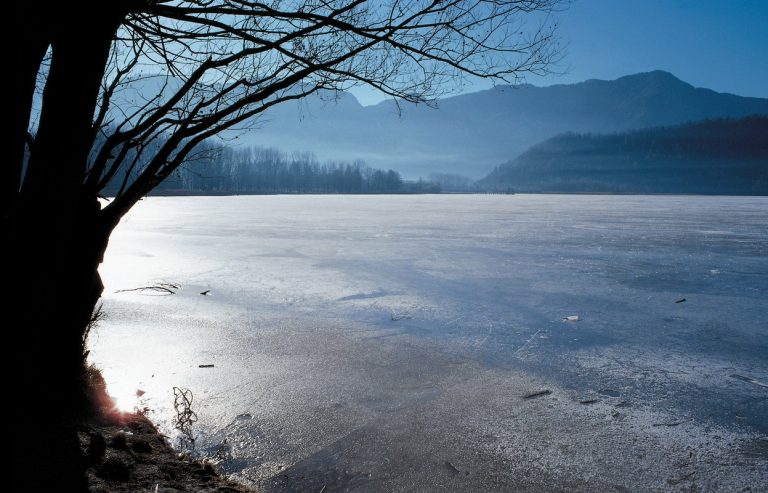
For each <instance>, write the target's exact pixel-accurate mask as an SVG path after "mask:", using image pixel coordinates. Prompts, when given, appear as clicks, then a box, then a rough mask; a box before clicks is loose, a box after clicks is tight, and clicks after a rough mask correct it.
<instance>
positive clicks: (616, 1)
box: [355, 0, 768, 104]
mask: <svg viewBox="0 0 768 493" xmlns="http://www.w3.org/2000/svg"><path fill="white" fill-rule="evenodd" d="M556 19H557V21H558V23H559V26H560V38H561V42H562V44H563V47H564V55H565V57H564V59H563V61H562V62H561V64H560V65H559V66H558V67H556V70H558V71H561V72H565V73H564V74H563V75H560V76H549V77H546V78H538V77H528V79H527V82H530V83H532V84H536V85H551V84H564V83H573V82H580V81H583V80H586V79H615V78H617V77H621V76H622V75H628V74H633V73H638V72H647V71H650V70H656V69H661V70H666V71H668V72H671V73H673V74H675V75H676V76H677V77H678V78H680V79H682V80H684V81H686V82H689V83H691V84H693V85H694V86H697V87H707V88H710V89H714V90H716V91H719V92H730V93H734V94H739V95H742V96H758V97H768V0H572V2H571V5H570V7H569V8H568V9H567V10H565V11H563V12H560V13H558V14H556ZM487 86H488V84H487V83H481V84H478V85H476V86H475V87H471V88H468V89H467V91H465V92H471V91H473V90H479V89H482V88H484V87H487ZM355 94H356V95H357V96H358V98H359V99H361V102H362V103H363V104H371V103H373V102H376V101H377V100H378V99H379V98H378V97H377V96H375V95H373V94H371V93H370V92H367V91H355Z"/></svg>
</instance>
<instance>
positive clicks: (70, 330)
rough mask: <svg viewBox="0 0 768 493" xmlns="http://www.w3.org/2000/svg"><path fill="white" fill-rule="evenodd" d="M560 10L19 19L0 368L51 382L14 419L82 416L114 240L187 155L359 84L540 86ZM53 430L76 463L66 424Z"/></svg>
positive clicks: (421, 91) (233, 1)
mask: <svg viewBox="0 0 768 493" xmlns="http://www.w3.org/2000/svg"><path fill="white" fill-rule="evenodd" d="M557 3H558V0H515V1H504V0H472V1H464V0H461V1H459V0H455V1H450V0H447V1H438V0H433V1H427V0H409V1H406V0H384V1H364V0H306V1H301V0H292V1H289V0H286V1H280V0H277V1H271V2H263V3H262V2H258V1H248V0H193V1H182V0H114V1H109V2H76V3H72V2H50V3H47V2H46V3H41V2H32V1H30V2H15V3H14V12H13V17H12V23H13V26H14V27H15V28H16V30H17V31H18V32H19V33H20V34H19V35H18V37H17V38H16V39H14V43H13V45H11V44H9V45H8V46H7V51H12V52H13V53H12V55H11V56H12V57H13V58H14V62H13V63H14V66H13V70H11V71H10V74H9V77H10V78H11V79H12V84H11V87H12V91H13V93H12V94H11V95H10V99H11V111H9V112H8V113H6V115H7V116H8V119H9V120H10V121H9V127H10V131H8V132H7V133H6V134H4V138H5V139H6V146H5V149H7V150H8V151H6V152H8V154H7V158H6V163H5V164H4V165H3V179H2V187H3V188H2V194H1V195H2V200H1V206H2V231H3V240H4V241H3V243H4V244H5V245H7V247H8V248H7V253H6V255H5V256H4V259H3V262H4V263H5V269H4V273H5V272H7V273H8V275H7V276H5V274H4V277H5V279H4V283H5V285H6V288H5V290H6V293H5V298H4V299H5V300H6V301H7V302H8V306H9V307H10V308H9V310H8V312H7V313H6V318H10V319H14V320H16V322H14V324H15V325H14V326H15V328H16V330H14V333H15V334H17V335H18V336H19V337H20V338H21V339H20V341H19V342H18V344H15V345H13V346H12V347H11V346H9V345H6V346H5V351H6V353H12V354H8V356H9V358H8V360H10V361H13V362H15V363H16V364H17V365H19V367H21V368H24V367H25V366H27V365H43V366H44V367H45V368H46V369H47V370H48V371H47V376H46V377H45V381H40V380H39V379H38V378H36V377H35V378H33V375H34V372H28V371H23V370H22V371H20V372H17V374H16V378H15V379H14V382H15V384H16V385H15V386H14V388H13V390H14V391H15V392H16V395H17V396H19V398H23V402H24V404H23V407H21V406H14V407H15V408H16V409H21V410H22V412H20V413H18V419H21V420H25V421H24V422H25V423H26V424H30V423H31V422H36V421H38V420H41V421H44V420H48V421H50V420H51V417H52V416H54V415H55V416H59V417H62V416H63V417H64V418H67V417H69V418H72V419H74V418H76V417H77V416H78V413H81V412H82V410H83V406H84V405H85V400H84V399H85V398H84V395H83V391H82V389H81V388H80V387H79V386H78V385H79V384H77V382H80V381H81V380H82V378H81V376H82V373H83V366H84V365H83V363H84V360H85V356H84V348H85V341H84V336H85V333H86V327H87V326H88V322H89V320H90V319H91V316H92V313H93V310H94V307H95V306H96V303H97V301H98V299H99V297H100V295H101V292H102V284H101V281H100V278H99V274H98V270H97V269H98V266H99V264H100V262H101V260H102V257H103V254H104V251H105V249H106V246H107V242H108V239H109V236H110V233H111V231H112V230H113V229H114V227H115V226H116V225H117V224H118V222H119V220H120V218H121V217H122V216H123V215H124V214H125V213H126V212H127V211H128V210H129V209H130V208H131V207H132V206H133V205H134V204H135V203H136V202H137V201H138V200H140V199H141V198H142V197H143V196H145V195H146V194H147V193H148V192H149V191H151V190H152V189H153V188H154V187H156V186H157V185H158V184H159V183H160V182H161V181H162V180H163V179H164V178H166V177H168V176H169V175H170V174H171V173H172V172H173V171H174V170H175V169H176V168H178V167H179V166H180V165H182V163H184V162H185V161H189V160H194V159H195V158H196V157H199V154H198V153H199V152H205V151H204V150H203V151H201V150H200V147H199V146H198V144H200V143H201V142H203V141H204V140H205V139H208V138H210V137H212V136H215V135H217V134H222V133H224V134H226V135H231V132H233V131H237V130H238V129H239V130H242V129H244V128H247V127H248V126H250V125H252V124H253V122H254V118H255V117H256V116H257V115H259V114H260V113H261V112H263V111H264V110H266V109H268V108H270V107H272V106H274V105H277V104H280V103H283V102H285V101H289V100H295V99H299V98H302V97H305V96H307V95H309V94H313V93H318V92H320V93H324V94H328V91H331V94H332V92H333V91H337V90H343V89H347V88H349V87H351V86H352V85H356V84H365V85H368V86H371V87H374V88H376V89H378V90H379V91H381V92H383V93H385V94H387V95H390V96H392V97H395V98H399V99H401V100H404V101H408V102H428V101H430V99H431V98H433V97H435V96H438V95H440V93H442V92H443V91H446V90H448V89H450V88H452V87H455V86H456V84H460V83H461V82H462V81H463V80H464V79H465V78H466V77H482V78H492V79H498V80H507V81H514V79H516V78H518V77H519V76H520V75H521V74H524V73H526V72H542V71H545V70H546V69H547V66H548V64H549V63H550V62H551V61H552V57H553V56H554V55H555V51H554V49H553V43H552V42H551V41H552V35H553V27H552V26H551V25H549V23H548V21H547V16H546V14H547V12H549V11H550V10H551V9H552V8H554V7H556V4H557ZM525 20H528V21H533V28H532V29H527V28H524V27H523V25H522V23H523V21H525ZM36 99H37V100H39V102H38V103H35V100H36ZM126 166H127V167H128V168H129V169H130V171H131V172H130V173H127V174H125V179H124V180H123V181H122V183H121V184H120V186H119V187H118V191H117V193H116V196H115V198H114V199H113V200H111V201H110V202H108V203H107V204H106V205H105V206H104V205H103V204H102V203H100V202H99V196H100V192H101V191H102V189H104V187H105V186H106V185H107V184H108V183H109V182H110V181H111V180H112V179H113V177H114V175H115V173H117V171H118V170H120V169H125V167H126ZM376 178H377V179H379V178H381V179H382V180H383V181H384V182H385V183H386V182H387V181H392V180H395V179H396V177H393V176H388V175H387V176H384V177H376ZM41 388H44V389H45V391H44V392H41ZM52 407H54V409H55V410H52V409H51V408H52ZM67 413H69V414H67ZM64 418H62V419H59V420H58V421H62V420H64ZM57 426H58V428H57ZM49 428H50V430H48V431H50V432H51V433H57V435H56V437H58V438H55V439H53V440H54V441H55V442H56V443H59V442H61V441H60V440H59V438H62V440H63V442H61V443H64V442H66V443H68V444H69V447H70V448H69V449H68V450H69V452H70V453H74V452H73V451H75V449H74V448H73V447H75V445H73V442H72V441H71V440H70V441H67V440H65V439H64V438H66V437H64V435H63V433H64V432H61V431H60V430H61V429H63V428H61V426H60V423H59V424H54V425H51V426H50V427H49ZM30 430H34V427H32V428H30ZM69 431H71V430H69ZM37 438H40V437H39V436H38V437H37ZM70 438H71V437H70ZM49 445H50V444H49ZM61 447H64V445H59V447H58V448H57V447H50V449H51V450H53V452H51V453H50V454H49V456H46V459H45V460H46V461H48V462H49V463H48V464H46V465H45V467H41V468H38V469H39V470H36V469H35V468H34V467H33V466H34V463H33V465H32V466H29V464H27V466H29V467H32V469H33V470H36V473H35V474H36V476H35V479H38V480H40V481H44V480H45V479H46V478H48V479H51V478H56V477H60V476H61V477H63V476H66V474H65V473H66V472H67V471H69V472H70V473H71V472H72V471H70V469H71V467H70V466H71V464H72V463H71V462H67V461H66V460H65V461H64V462H63V463H59V464H58V466H57V465H56V463H55V461H56V460H57V457H60V456H61V454H57V453H56V452H57V451H60V449H61ZM42 448H43V449H45V448H46V447H45V446H43V447H42ZM72 460H74V459H72ZM33 462H34V461H33ZM38 462H39V461H38ZM29 467H28V468H27V470H29ZM42 473H45V474H42ZM69 479H72V478H69ZM58 486H59V487H61V484H59V485H58Z"/></svg>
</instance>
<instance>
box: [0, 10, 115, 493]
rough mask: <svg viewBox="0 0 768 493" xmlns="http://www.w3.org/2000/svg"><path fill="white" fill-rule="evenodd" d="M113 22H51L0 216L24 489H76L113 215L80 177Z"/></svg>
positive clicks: (80, 482) (80, 484)
mask: <svg viewBox="0 0 768 493" xmlns="http://www.w3.org/2000/svg"><path fill="white" fill-rule="evenodd" d="M103 10H108V6H106V5H105V6H104V9H103ZM68 21H69V22H68ZM120 21H121V16H119V15H117V14H116V13H114V14H113V15H111V16H108V17H107V18H106V19H101V20H92V19H88V20H85V19H81V20H80V21H79V22H76V21H73V20H72V19H71V18H70V19H62V20H61V27H59V28H58V31H59V32H56V31H57V29H56V28H54V29H53V36H52V40H51V49H52V59H51V66H50V71H49V74H48V80H47V83H46V86H45V90H44V93H43V107H42V108H43V109H42V113H41V116H40V124H39V127H38V132H37V135H36V140H35V145H34V149H33V152H32V153H31V156H30V159H29V162H28V165H27V170H26V175H25V177H24V181H23V184H22V186H21V192H20V193H18V194H14V196H16V197H17V198H18V199H17V203H16V204H15V207H14V210H13V214H12V216H11V221H9V222H8V223H6V224H4V226H9V227H8V228H4V231H3V233H4V234H7V235H8V238H9V241H8V243H7V244H8V245H9V246H10V248H9V252H8V253H7V255H6V257H5V259H4V260H3V262H5V263H6V267H7V269H4V270H6V272H8V273H9V274H10V275H9V277H8V278H7V281H6V282H7V283H8V286H7V289H6V290H7V291H10V292H9V293H8V295H7V297H6V299H7V300H9V301H10V306H11V307H12V308H11V313H13V314H15V315H16V318H17V322H16V323H17V327H18V328H19V329H18V330H17V331H16V332H17V334H18V335H19V336H20V337H19V342H18V344H17V345H15V346H13V347H8V348H7V349H6V351H8V353H9V354H8V356H9V358H8V359H10V360H11V361H13V362H14V363H15V365H14V366H15V368H17V369H18V371H16V372H15V376H16V378H15V379H14V384H15V385H14V389H13V390H14V395H15V396H16V397H17V398H18V399H19V403H18V405H16V406H13V408H14V410H15V411H16V412H15V413H14V414H16V420H17V422H18V423H19V425H18V428H17V429H16V433H17V434H19V436H17V437H16V438H17V440H16V441H15V442H14V443H15V444H17V445H18V446H19V447H20V449H21V450H19V451H18V452H14V454H15V455H17V457H18V459H19V460H18V462H19V463H18V464H17V466H18V473H19V474H17V477H18V478H20V479H21V481H23V483H22V485H23V487H24V488H25V490H27V491H38V490H40V491H43V490H47V489H50V491H78V490H83V489H84V488H85V483H84V482H83V476H82V457H81V451H80V448H79V444H78V440H77V423H78V421H79V420H80V419H82V417H83V416H84V415H85V414H86V413H87V412H88V409H87V399H86V389H85V386H84V378H83V377H84V369H85V366H84V363H85V353H84V349H85V348H84V340H83V337H84V334H85V331H86V328H87V326H88V323H89V321H90V319H91V316H92V313H93V310H94V307H95V306H96V303H97V302H98V299H99V297H100V296H101V292H102V289H103V287H102V284H101V279H100V277H99V274H98V270H97V269H98V266H99V264H100V263H101V261H102V258H103V254H104V251H105V249H106V245H107V241H108V238H109V234H110V232H111V230H112V228H113V227H114V222H113V221H106V220H105V219H104V218H103V217H102V214H101V213H100V206H99V202H98V198H97V197H96V196H95V195H93V194H90V195H89V194H86V192H85V190H84V187H83V180H84V178H85V172H86V169H87V159H88V153H89V151H90V147H91V145H92V141H91V138H92V137H91V135H92V133H91V125H92V119H93V114H94V110H95V108H96V101H97V99H98V95H99V87H100V84H101V80H102V77H103V75H104V70H105V67H106V63H107V59H108V56H109V49H110V44H111V41H112V39H113V36H114V34H115V31H116V29H117V27H118V25H119V23H120ZM64 29H65V30H64ZM22 485H20V486H22ZM20 491H22V490H21V489H20Z"/></svg>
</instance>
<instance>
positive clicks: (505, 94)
mask: <svg viewBox="0 0 768 493" xmlns="http://www.w3.org/2000/svg"><path fill="white" fill-rule="evenodd" d="M332 96H333V95H329V94H325V95H324V96H320V97H312V98H309V99H307V100H305V101H302V102H299V103H288V104H284V105H282V106H278V107H276V108H274V109H273V110H270V112H269V113H268V114H266V115H265V116H264V118H263V119H262V122H261V124H260V127H259V128H257V129H254V130H252V131H251V132H249V133H248V134H246V135H244V136H242V137H241V139H242V140H245V141H246V142H247V143H250V144H259V145H264V146H270V147H278V148H281V149H284V150H289V151H290V150H308V151H313V152H315V153H316V154H317V155H318V157H319V158H320V159H323V160H326V159H345V160H351V159H356V158H360V159H364V160H366V161H367V163H368V164H369V165H371V166H375V167H380V168H394V169H396V170H398V171H400V172H401V173H402V174H403V175H404V176H405V177H406V178H413V177H417V176H425V177H426V176H427V175H429V174H430V173H433V172H437V173H459V174H464V175H468V176H472V177H474V178H479V177H481V176H484V175H485V174H487V173H488V172H489V171H490V170H491V169H492V168H493V166H495V165H496V164H498V163H499V162H502V161H504V160H506V159H509V157H510V156H515V155H517V154H520V153H522V152H523V151H525V150H526V149H527V148H529V147H530V146H532V145H534V144H535V143H537V142H540V141H542V140H544V139H546V138H549V137H552V136H554V135H557V134H560V133H563V132H578V133H585V132H597V133H607V132H620V131H626V130H630V129H638V128H644V127H651V126H659V125H675V124H680V123H685V122H689V121H696V120H702V119H706V118H722V117H728V118H740V117H744V116H748V115H754V114H765V115H768V99H763V98H747V97H740V96H735V95H732V94H722V93H717V92H714V91H711V90H709V89H701V88H695V87H693V86H691V85H690V84H687V83H685V82H683V81H681V80H679V79H677V78H676V77H674V76H673V75H671V74H669V73H666V72H661V71H656V72H648V73H642V74H636V75H630V76H626V77H622V78H620V79H617V80H613V81H602V80H588V81H586V82H582V83H579V84H570V85H555V86H549V87H534V86H531V85H524V86H519V87H511V86H499V87H496V88H494V89H490V90H486V91H480V92H476V93H472V94H465V95H461V96H455V97H451V98H446V99H443V100H441V101H439V105H438V109H432V108H428V107H426V106H423V105H421V106H413V105H403V106H402V113H400V112H399V111H398V107H397V104H396V103H395V102H394V101H385V102H382V103H380V104H378V105H375V106H361V105H360V104H359V103H358V102H357V100H356V99H355V98H354V97H353V96H351V95H349V94H344V93H341V94H339V97H338V98H336V99H334V98H333V97H332Z"/></svg>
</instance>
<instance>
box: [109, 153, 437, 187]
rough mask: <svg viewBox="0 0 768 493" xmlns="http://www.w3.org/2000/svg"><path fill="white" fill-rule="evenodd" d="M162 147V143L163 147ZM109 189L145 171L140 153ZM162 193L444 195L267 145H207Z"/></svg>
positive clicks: (360, 167) (390, 174) (388, 174)
mask: <svg viewBox="0 0 768 493" xmlns="http://www.w3.org/2000/svg"><path fill="white" fill-rule="evenodd" d="M157 145H159V143H158V144H157ZM126 163H127V164H126V166H124V167H123V168H122V169H121V170H120V171H119V172H118V173H116V175H115V177H114V178H113V179H112V180H111V181H110V183H109V185H108V186H107V187H106V189H105V191H106V192H107V194H115V193H117V192H118V191H119V190H120V189H121V187H122V186H123V183H131V181H132V175H134V174H139V173H141V170H142V166H143V164H142V160H141V156H140V155H139V154H138V153H137V155H136V156H134V157H133V159H127V160H126ZM155 191H156V193H160V194H174V193H181V194H194V193H212V194H218V193H221V194H227V193H240V194H272V193H440V191H441V188H440V185H439V184H438V183H433V182H431V181H422V180H419V181H416V182H406V181H404V180H403V179H402V177H401V176H400V173H398V172H397V171H394V170H391V169H390V170H386V171H385V170H382V169H374V168H371V167H369V166H367V165H366V164H365V162H363V161H361V160H355V161H352V162H344V161H327V162H320V161H318V159H317V158H316V157H315V156H314V155H313V154H312V153H309V152H293V153H287V152H283V151H280V150H277V149H273V148H267V147H260V146H254V147H244V148H232V147H227V146H215V145H213V144H211V143H204V144H201V145H200V146H199V149H198V150H197V152H196V153H194V154H193V155H190V157H189V159H188V160H187V162H186V164H183V165H182V166H180V167H179V168H178V169H176V171H175V172H174V173H173V174H171V175H170V176H168V177H167V178H166V179H165V180H164V181H163V182H162V183H160V184H159V185H157V187H156V188H155Z"/></svg>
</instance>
